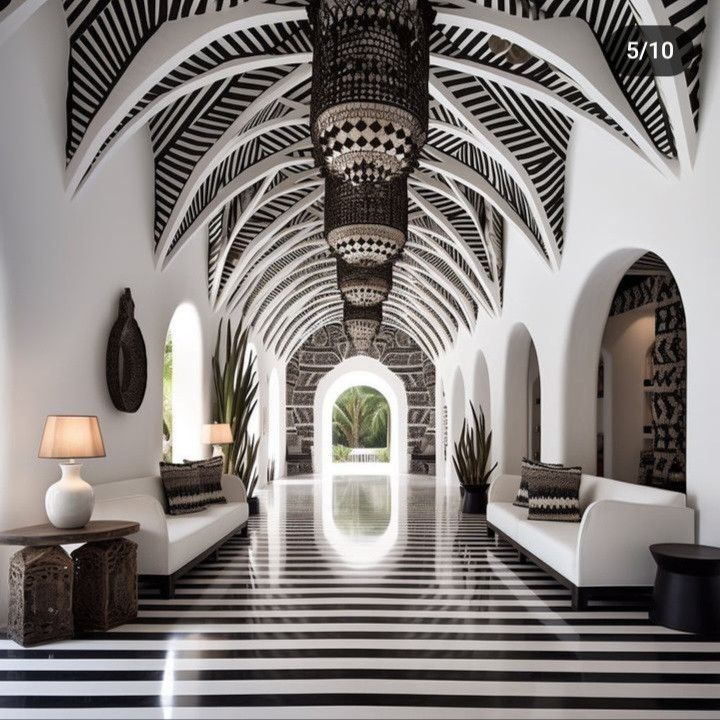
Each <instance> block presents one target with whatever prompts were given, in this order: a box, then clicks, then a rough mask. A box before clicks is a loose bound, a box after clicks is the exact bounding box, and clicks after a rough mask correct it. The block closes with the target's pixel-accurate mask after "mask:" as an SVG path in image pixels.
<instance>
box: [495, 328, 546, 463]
mask: <svg viewBox="0 0 720 720" xmlns="http://www.w3.org/2000/svg"><path fill="white" fill-rule="evenodd" d="M541 386H542V382H541V379H540V366H539V362H538V358H537V352H536V349H535V344H534V342H533V339H532V337H531V335H530V331H529V330H528V329H527V327H526V326H525V325H524V324H523V323H516V324H515V325H514V326H513V327H512V328H511V330H510V334H509V335H508V342H507V347H506V353H505V387H504V390H503V397H504V405H505V407H504V416H503V433H502V453H501V457H502V458H503V461H504V467H503V469H504V471H505V472H507V473H515V474H517V473H519V472H520V465H521V464H522V459H523V458H524V457H529V456H531V455H532V454H533V448H534V449H535V452H536V453H537V454H539V453H540V448H539V444H540V428H541V425H542V421H541V416H540V412H541V409H542V406H541V404H540V403H538V400H540V399H541V393H540V390H541Z"/></svg>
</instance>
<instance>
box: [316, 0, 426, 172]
mask: <svg viewBox="0 0 720 720" xmlns="http://www.w3.org/2000/svg"><path fill="white" fill-rule="evenodd" d="M434 15H435V12H434V10H433V9H432V7H431V5H430V2H429V0H310V2H309V5H308V17H309V19H310V24H311V26H312V30H313V45H314V48H313V80H312V99H311V103H310V130H311V135H312V141H313V146H314V148H315V156H316V161H317V163H318V165H319V166H320V168H321V169H322V170H323V171H327V172H328V173H329V174H332V175H336V176H338V177H341V178H344V179H345V180H348V181H350V182H352V183H362V182H366V181H371V182H372V181H384V180H388V179H390V178H393V177H397V176H398V175H407V174H408V173H409V172H410V170H411V169H412V168H413V167H414V165H415V164H416V162H417V158H418V155H419V154H420V150H421V149H422V147H423V145H424V144H425V140H426V139H427V127H428V98H429V92H428V73H429V44H428V38H429V34H430V29H431V26H432V21H433V18H434Z"/></svg>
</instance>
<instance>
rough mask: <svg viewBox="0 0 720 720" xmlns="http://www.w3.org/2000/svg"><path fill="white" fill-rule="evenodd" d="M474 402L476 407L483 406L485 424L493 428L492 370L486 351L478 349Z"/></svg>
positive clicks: (474, 378)
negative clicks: (491, 400) (489, 367)
mask: <svg viewBox="0 0 720 720" xmlns="http://www.w3.org/2000/svg"><path fill="white" fill-rule="evenodd" d="M472 398H473V403H474V404H475V408H476V409H477V408H478V407H480V408H482V410H483V412H484V413H485V424H486V427H487V428H488V429H491V428H492V407H491V403H490V371H489V369H488V364H487V360H486V359H485V353H483V351H482V350H478V353H477V356H476V357H475V367H474V369H473V393H472Z"/></svg>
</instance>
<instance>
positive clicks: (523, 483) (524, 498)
mask: <svg viewBox="0 0 720 720" xmlns="http://www.w3.org/2000/svg"><path fill="white" fill-rule="evenodd" d="M531 467H549V468H556V467H562V465H560V464H557V463H543V462H540V461H539V460H528V458H523V461H522V466H521V467H520V487H519V489H518V492H517V496H516V497H515V500H514V501H513V505H517V506H518V507H524V508H526V507H528V473H527V470H528V468H531Z"/></svg>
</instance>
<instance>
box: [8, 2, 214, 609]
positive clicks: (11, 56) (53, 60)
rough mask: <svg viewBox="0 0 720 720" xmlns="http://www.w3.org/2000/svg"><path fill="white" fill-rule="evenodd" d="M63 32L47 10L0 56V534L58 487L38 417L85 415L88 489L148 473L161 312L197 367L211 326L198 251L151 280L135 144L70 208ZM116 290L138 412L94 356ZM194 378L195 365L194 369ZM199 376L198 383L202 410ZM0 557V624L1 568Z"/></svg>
mask: <svg viewBox="0 0 720 720" xmlns="http://www.w3.org/2000/svg"><path fill="white" fill-rule="evenodd" d="M66 68H67V30H66V27H65V22H64V18H63V14H62V9H61V4H60V3H59V2H58V3H48V4H47V5H45V6H44V7H43V8H42V9H41V10H39V11H38V12H37V13H36V14H35V15H34V16H33V17H32V18H31V19H30V20H29V21H28V22H27V23H26V24H25V25H24V26H23V27H22V28H21V29H20V30H19V31H18V32H17V33H15V34H14V35H13V36H12V37H11V38H10V39H9V40H7V41H6V42H5V43H4V44H3V45H2V46H0V95H1V97H2V101H1V102H0V242H1V243H2V245H1V246H0V268H4V269H5V270H6V272H5V274H4V275H3V276H1V277H0V283H1V285H2V287H0V298H2V307H1V309H0V318H2V317H3V316H5V317H6V318H7V322H6V323H4V324H2V325H0V330H2V343H0V345H1V346H2V351H1V352H0V375H1V374H2V371H3V369H4V370H5V376H6V381H5V382H4V383H3V385H2V388H1V389H2V392H0V420H2V419H4V420H6V421H7V422H6V423H5V428H4V429H5V431H4V432H2V437H1V438H0V452H2V451H3V449H4V448H5V447H8V450H9V452H2V456H1V458H0V461H1V462H2V467H3V473H2V475H0V526H2V527H4V528H5V527H13V526H15V527H16V526H19V525H24V524H30V523H34V522H40V521H44V519H45V513H44V506H43V496H44V493H45V490H46V489H47V487H48V486H49V485H50V484H51V483H52V482H53V481H54V480H55V479H56V478H57V477H58V475H59V471H58V468H57V465H56V464H55V463H54V462H53V461H49V460H38V459H37V449H38V444H39V440H40V433H41V431H42V426H43V421H44V419H45V416H46V415H47V414H50V413H92V414H97V415H98V416H99V418H100V423H101V427H102V431H103V435H104V438H105V444H106V450H107V457H106V458H104V459H98V460H90V461H87V463H86V466H85V470H84V474H85V477H86V479H87V480H88V481H90V482H91V483H96V482H105V481H110V480H115V479H120V478H127V477H134V476H141V475H148V474H153V473H156V472H157V464H158V460H159V458H160V452H161V437H162V433H161V428H162V366H163V348H164V343H165V336H166V333H167V330H168V325H169V322H170V319H171V317H172V314H173V311H174V310H175V308H176V307H177V305H179V304H180V303H181V302H184V301H189V302H191V303H193V304H194V305H195V307H196V308H197V310H198V313H199V315H200V319H201V322H202V323H203V327H204V332H205V345H204V348H203V351H202V352H203V357H204V358H206V359H209V356H210V353H211V352H212V342H213V341H214V335H215V323H214V319H213V317H212V315H211V313H210V310H209V308H208V303H207V299H206V298H207V292H206V264H207V259H206V254H207V251H206V247H205V244H204V242H203V240H202V238H201V237H197V238H195V239H194V240H193V241H192V242H190V243H189V244H188V246H187V247H186V249H185V250H184V251H183V252H182V253H181V254H180V256H179V257H178V258H177V260H176V261H175V262H173V263H172V265H171V266H170V267H169V268H168V269H167V270H166V271H165V272H163V273H162V274H161V273H159V272H156V271H155V269H154V264H153V257H152V248H153V235H152V227H153V166H152V153H151V149H150V144H149V138H148V136H147V134H146V133H144V132H142V133H138V134H137V135H135V136H134V137H133V138H132V139H131V140H130V141H129V142H128V143H127V144H126V145H124V146H123V148H122V151H121V152H118V153H117V154H115V155H114V157H113V158H112V159H111V160H110V161H109V162H108V163H107V164H106V165H104V166H103V167H102V168H100V169H99V172H98V173H97V174H96V175H95V176H94V177H93V178H92V180H91V181H90V182H89V183H88V185H87V187H86V188H85V189H84V190H83V191H82V193H81V194H80V195H79V196H78V197H77V198H75V199H74V200H70V199H68V198H67V197H66V195H65V192H64V188H63V167H64V143H65V89H66V72H67V69H66ZM124 287H129V288H131V289H132V293H133V297H134V300H135V303H136V317H137V320H138V323H139V325H140V327H141V329H142V332H143V335H144V337H145V343H146V346H147V354H148V387H147V393H146V395H145V399H144V402H143V404H142V407H141V408H140V410H139V411H138V412H137V413H136V414H133V415H130V414H126V413H121V412H119V411H117V410H116V409H115V408H114V407H113V405H112V403H111V401H110V397H109V395H108V392H107V388H106V383H105V350H106V343H107V338H108V334H109V331H110V328H111V326H112V324H113V322H114V320H115V318H116V317H117V304H118V299H119V297H120V293H121V291H122V289H123V288H124ZM205 368H206V373H207V370H208V369H209V362H206V363H205ZM209 390H210V378H209V375H208V376H207V377H206V378H205V379H204V381H203V404H204V406H205V407H206V408H207V403H208V399H209ZM8 555H9V553H8V552H5V553H4V554H3V556H2V557H1V558H0V560H2V562H0V617H4V606H5V603H6V596H7V593H6V581H5V578H6V577H7V566H6V560H7V557H8Z"/></svg>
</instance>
